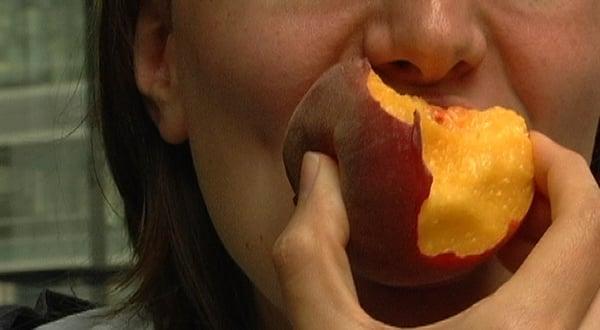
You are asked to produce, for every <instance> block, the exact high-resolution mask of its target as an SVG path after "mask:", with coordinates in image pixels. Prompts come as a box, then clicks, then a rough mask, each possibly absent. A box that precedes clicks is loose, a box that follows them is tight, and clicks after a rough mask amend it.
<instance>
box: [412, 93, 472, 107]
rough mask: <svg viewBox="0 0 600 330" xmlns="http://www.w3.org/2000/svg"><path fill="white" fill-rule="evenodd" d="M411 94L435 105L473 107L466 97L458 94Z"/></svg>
mask: <svg viewBox="0 0 600 330" xmlns="http://www.w3.org/2000/svg"><path fill="white" fill-rule="evenodd" d="M413 95H416V96H419V97H421V98H423V99H424V100H425V101H427V103H429V104H432V105H436V106H439V107H442V108H448V107H452V106H459V107H463V108H468V109H473V108H475V106H474V105H473V103H472V102H470V101H469V100H467V99H466V98H464V97H462V96H458V95H449V94H439V93H435V94H432V93H415V94H413Z"/></svg>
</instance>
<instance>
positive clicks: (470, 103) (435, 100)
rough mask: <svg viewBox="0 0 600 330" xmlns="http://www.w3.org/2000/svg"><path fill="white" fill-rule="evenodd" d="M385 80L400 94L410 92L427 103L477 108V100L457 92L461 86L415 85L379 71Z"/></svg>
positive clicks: (444, 106)
mask: <svg viewBox="0 0 600 330" xmlns="http://www.w3.org/2000/svg"><path fill="white" fill-rule="evenodd" d="M378 74H379V75H380V77H381V78H382V79H383V81H384V82H385V83H386V84H387V85H388V86H390V87H391V88H393V89H394V90H395V91H396V92H397V93H399V94H408V95H414V96H418V97H421V98H422V99H424V100H425V101H427V103H429V104H432V105H436V106H439V107H442V108H448V107H451V106H460V107H464V108H469V109H472V108H476V107H477V105H481V104H477V102H474V100H472V99H471V98H469V97H467V96H465V95H464V94H462V93H457V92H456V91H457V90H460V89H459V87H460V86H456V85H452V86H450V85H447V84H444V85H442V84H431V85H413V84H405V83H403V82H402V81H397V80H396V79H394V76H393V74H391V75H390V74H389V73H386V72H378Z"/></svg>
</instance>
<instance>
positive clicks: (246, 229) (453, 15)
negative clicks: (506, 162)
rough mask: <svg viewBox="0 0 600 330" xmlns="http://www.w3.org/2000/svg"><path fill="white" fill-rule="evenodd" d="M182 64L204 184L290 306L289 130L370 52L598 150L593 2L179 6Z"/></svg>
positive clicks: (428, 81)
mask: <svg viewBox="0 0 600 330" xmlns="http://www.w3.org/2000/svg"><path fill="white" fill-rule="evenodd" d="M172 10H173V13H172V14H173V30H172V37H171V40H170V42H171V44H170V46H171V48H170V49H172V60H173V64H174V67H175V74H174V76H175V77H176V81H175V83H174V86H175V88H176V90H177V93H178V98H177V101H176V102H177V104H176V105H174V106H177V107H181V108H182V109H184V110H185V120H186V123H187V129H186V133H187V135H188V137H189V141H190V144H191V148H192V152H193V157H194V161H195V166H196V170H197V173H198V178H199V179H198V182H199V184H200V187H201V190H202V192H203V194H204V198H205V202H206V204H207V206H208V210H209V213H210V216H211V218H212V219H213V221H214V225H215V227H216V229H217V232H218V234H219V235H220V238H221V239H222V241H223V243H224V244H225V246H226V248H227V249H228V251H229V252H230V254H231V255H232V256H233V258H234V259H235V260H236V261H237V263H238V264H239V265H240V266H241V267H242V269H243V270H244V271H245V272H246V274H247V275H248V276H249V277H250V279H251V280H252V281H253V283H254V284H255V285H256V287H257V288H258V289H259V290H260V292H262V293H263V294H264V295H265V296H266V297H268V298H269V299H270V300H271V302H273V303H275V304H276V305H280V297H279V294H278V290H277V284H276V283H277V281H276V276H275V273H274V270H273V267H272V264H271V258H270V251H271V246H272V244H273V242H274V241H275V239H276V238H277V236H278V235H279V233H280V232H281V231H282V229H283V228H284V227H285V226H286V224H287V221H288V219H289V217H290V215H291V214H292V212H293V209H294V204H293V202H292V199H293V196H294V195H293V192H292V189H291V188H290V185H289V183H288V181H287V179H286V176H285V171H284V166H283V162H282V156H281V153H282V143H283V139H284V133H285V128H286V125H287V122H288V119H289V118H290V115H291V114H292V112H293V110H294V108H295V106H296V104H297V103H298V102H299V101H300V99H301V98H302V96H303V95H304V94H305V92H306V91H307V89H308V88H309V87H310V86H311V84H312V83H313V82H314V81H315V80H316V79H317V78H318V77H319V76H320V75H321V74H322V73H323V72H324V71H325V70H326V69H328V68H329V67H331V66H332V65H333V64H335V63H336V62H339V61H344V60H346V59H350V58H355V57H366V58H368V59H369V60H370V62H371V64H372V65H373V67H374V69H375V70H376V71H377V72H378V73H379V74H381V75H382V77H383V78H384V80H386V81H387V82H388V83H389V84H391V85H392V86H393V87H394V88H395V89H396V90H397V91H399V92H402V93H411V94H417V95H421V96H423V97H425V98H426V99H430V100H431V101H433V102H436V103H440V104H450V103H455V102H460V103H463V104H467V105H470V106H473V107H478V108H485V107H488V106H492V105H503V106H507V107H511V108H513V109H515V110H517V111H519V112H520V113H521V114H522V115H524V116H525V117H526V118H527V120H528V121H529V124H530V125H531V127H532V128H534V129H536V130H539V131H541V132H544V133H546V134H547V135H549V136H550V137H552V138H554V139H555V140H557V141H558V142H560V143H561V144H563V145H565V146H567V147H569V148H571V149H574V150H576V151H578V152H579V153H581V154H583V155H584V156H585V157H587V158H588V159H590V158H591V154H592V147H593V141H594V137H595V134H596V127H597V123H598V118H599V114H600V93H599V92H598V86H600V55H599V54H600V20H598V17H600V16H599V15H600V2H598V1H595V0H530V1H523V0H494V1H492V0H480V1H478V0H455V1H442V0H418V1H417V0H415V1H408V0H407V1H383V0H381V1H365V0H322V1H308V0H297V1H293V0H251V1H197V0H179V1H174V3H173V8H172Z"/></svg>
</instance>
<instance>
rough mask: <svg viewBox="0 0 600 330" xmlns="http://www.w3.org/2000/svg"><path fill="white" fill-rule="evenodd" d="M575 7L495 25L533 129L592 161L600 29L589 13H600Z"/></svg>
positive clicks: (599, 102) (599, 99)
mask: <svg viewBox="0 0 600 330" xmlns="http://www.w3.org/2000/svg"><path fill="white" fill-rule="evenodd" d="M570 4H571V5H570V6H567V5H565V6H564V7H569V8H563V11H562V13H559V12H556V11H554V10H552V11H550V10H545V9H543V8H536V10H533V9H530V11H526V10H525V9H522V10H521V11H514V12H511V13H510V15H506V14H507V13H506V12H505V13H504V15H497V17H499V18H498V19H495V20H493V19H491V23H490V25H491V26H492V31H494V36H493V37H494V38H495V41H496V42H495V45H496V47H498V48H499V52H500V53H501V55H502V57H503V59H504V66H505V70H506V72H507V75H508V77H509V79H510V83H511V85H512V87H513V88H514V92H515V94H517V95H518V97H519V98H520V100H521V102H522V103H523V104H524V105H525V107H526V109H527V112H528V115H529V117H530V119H531V124H532V126H533V128H535V129H537V130H539V131H542V132H544V133H546V134H548V135H550V136H551V137H553V138H554V139H556V140H557V141H558V142H560V143H561V144H563V145H565V146H567V147H570V148H572V149H575V150H576V151H579V152H581V153H582V154H584V155H588V154H590V155H591V143H592V141H593V136H594V132H595V130H596V125H595V124H594V123H595V122H596V121H595V120H590V119H591V118H598V116H599V114H600V111H599V110H598V109H599V108H600V94H599V93H597V87H596V86H598V84H600V56H598V54H600V24H599V23H598V22H596V19H594V17H593V15H592V14H590V11H591V10H598V9H599V8H598V6H596V5H590V2H589V1H585V2H584V1H578V0H576V1H572V2H570ZM496 9H497V8H496ZM500 17H501V18H500ZM574 18H577V19H574ZM575 128H577V129H575Z"/></svg>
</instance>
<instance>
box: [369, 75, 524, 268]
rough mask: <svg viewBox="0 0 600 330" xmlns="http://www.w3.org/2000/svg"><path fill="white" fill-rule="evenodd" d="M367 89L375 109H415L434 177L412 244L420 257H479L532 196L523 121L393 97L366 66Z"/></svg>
mask: <svg viewBox="0 0 600 330" xmlns="http://www.w3.org/2000/svg"><path fill="white" fill-rule="evenodd" d="M367 87H368V89H369V92H370V93H371V95H372V97H373V98H374V99H375V100H376V101H378V102H379V103H380V105H381V107H382V108H383V109H384V110H385V111H386V112H388V113H389V114H390V115H392V116H394V117H395V118H397V119H399V120H402V121H403V122H406V123H408V124H413V122H414V112H418V113H419V115H420V125H421V136H422V146H423V159H424V163H425V165H426V166H427V168H428V169H429V171H430V173H431V175H432V177H433V183H432V185H431V190H430V194H429V197H428V198H427V200H425V202H424V203H423V205H422V206H421V212H420V214H419V219H418V230H417V231H418V245H419V249H420V251H421V253H422V254H423V255H426V256H437V255H441V254H446V253H452V254H455V255H457V256H459V257H465V256H471V255H481V254H482V253H484V252H485V251H487V250H489V249H491V248H493V247H495V246H496V245H497V244H498V243H500V242H501V241H502V240H503V239H504V238H505V237H506V236H507V234H508V232H509V230H510V227H511V224H512V223H513V222H516V223H518V222H519V221H520V220H521V219H523V217H524V216H525V214H526V213H527V210H528V209H529V206H530V204H531V201H532V198H533V191H534V188H533V156H532V149H531V142H530V140H529V136H528V131H527V126H526V123H525V121H524V120H523V118H522V117H520V116H519V115H518V114H516V113H515V112H514V111H512V110H508V109H504V108H501V107H493V108H490V109H487V110H484V111H477V110H470V109H464V108H460V107H450V108H448V109H441V108H437V107H435V106H431V105H428V104H427V102H425V101H424V100H423V99H421V98H418V97H415V96H408V95H399V94H397V93H396V92H395V91H394V90H393V89H391V88H390V87H388V86H387V85H385V83H383V81H382V80H381V79H380V78H379V77H378V76H377V75H376V74H375V73H374V72H371V73H370V75H369V77H368V81H367Z"/></svg>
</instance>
